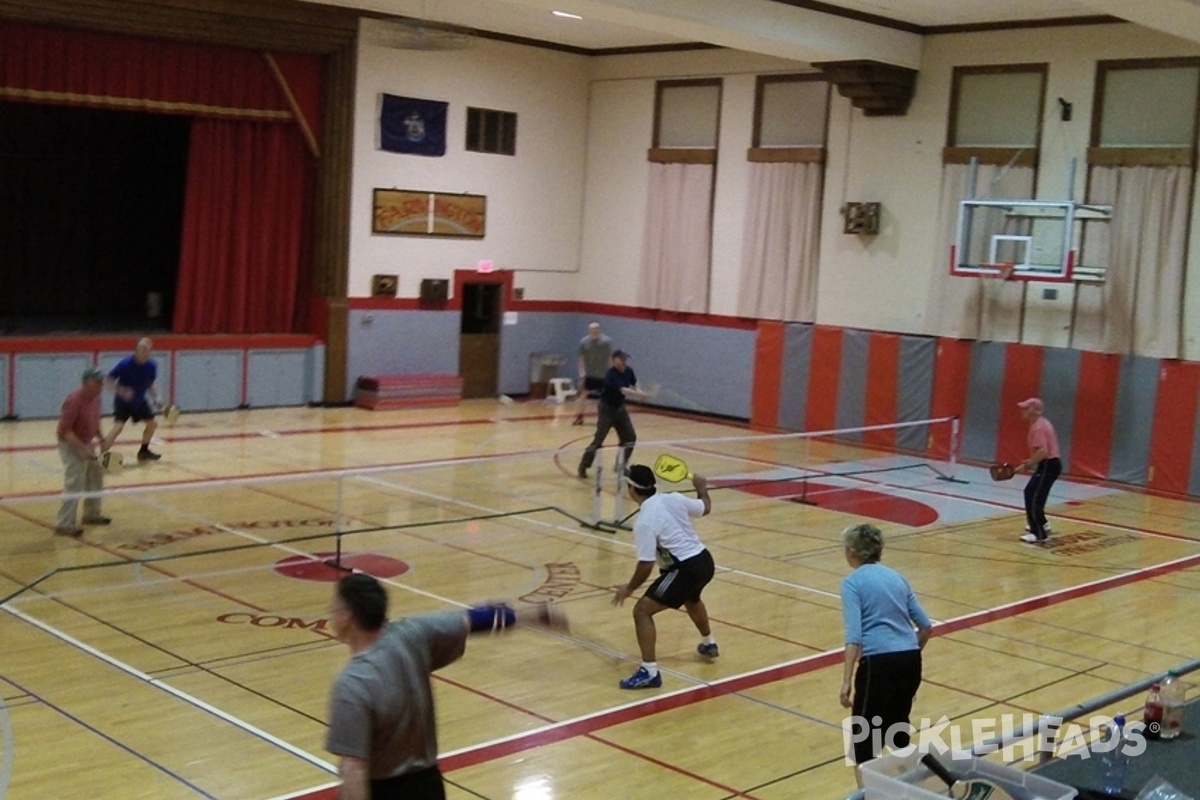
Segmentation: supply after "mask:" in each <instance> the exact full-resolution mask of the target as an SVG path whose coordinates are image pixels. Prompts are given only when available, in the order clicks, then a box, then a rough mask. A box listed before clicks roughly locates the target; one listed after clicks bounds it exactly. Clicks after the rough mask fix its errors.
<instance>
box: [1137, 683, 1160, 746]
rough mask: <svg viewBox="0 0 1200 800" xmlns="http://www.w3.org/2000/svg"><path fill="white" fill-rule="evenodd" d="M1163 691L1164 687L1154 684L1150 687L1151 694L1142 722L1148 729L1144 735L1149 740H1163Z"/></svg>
mask: <svg viewBox="0 0 1200 800" xmlns="http://www.w3.org/2000/svg"><path fill="white" fill-rule="evenodd" d="M1161 690H1162V686H1161V685H1160V684H1157V683H1154V684H1151V685H1150V693H1149V694H1148V695H1146V705H1145V707H1144V708H1143V709H1142V722H1143V723H1145V725H1146V729H1145V730H1144V731H1143V732H1142V735H1143V736H1145V737H1146V738H1147V739H1161V738H1162V724H1163V701H1162V693H1161Z"/></svg>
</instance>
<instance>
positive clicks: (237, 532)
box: [230, 487, 1186, 693]
mask: <svg viewBox="0 0 1200 800" xmlns="http://www.w3.org/2000/svg"><path fill="white" fill-rule="evenodd" d="M898 488H899V487H898ZM905 488H906V489H907V487H905ZM907 491H914V489H907ZM916 491H919V489H916ZM956 499H958V500H968V501H970V500H972V499H971V498H961V497H958V498H956ZM456 503H458V501H457V500H456ZM564 530H565V529H564ZM1133 530H1136V529H1133ZM230 533H236V534H240V535H246V534H245V531H240V530H239V531H230ZM570 533H574V534H575V535H578V533H580V531H570ZM1138 533H1146V531H1138ZM598 539H600V537H599V536H598ZM606 541H607V539H606ZM276 546H277V545H276ZM1147 569H1158V567H1147ZM1178 569H1186V567H1178ZM1174 571H1177V570H1168V571H1166V572H1174ZM1164 573H1165V572H1164ZM745 575H748V576H749V575H750V573H745ZM1130 575H1134V573H1130ZM750 577H752V576H750ZM1118 577H1123V576H1118ZM1140 579H1145V578H1140ZM1109 581H1111V579H1109ZM1126 582H1132V579H1130V581H1126ZM1084 585H1087V584H1084ZM1086 594H1091V593H1086ZM1081 596H1082V595H1081ZM443 600H444V599H443ZM1020 602H1028V601H1020ZM1058 602H1062V601H1058ZM452 604H456V603H452ZM1001 608H1003V607H1001ZM1016 613H1024V612H1016ZM983 621H986V620H983ZM976 624H982V621H980V622H976ZM835 652H836V655H840V652H841V651H835ZM814 668H815V667H814ZM805 672H808V669H805ZM776 680H778V678H776ZM730 691H738V690H728V691H726V692H722V693H728V692H730Z"/></svg>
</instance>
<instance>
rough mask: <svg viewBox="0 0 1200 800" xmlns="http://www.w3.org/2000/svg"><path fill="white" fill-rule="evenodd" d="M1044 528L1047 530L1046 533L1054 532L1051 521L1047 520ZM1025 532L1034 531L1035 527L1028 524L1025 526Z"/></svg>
mask: <svg viewBox="0 0 1200 800" xmlns="http://www.w3.org/2000/svg"><path fill="white" fill-rule="evenodd" d="M1042 529H1043V530H1044V531H1046V533H1053V531H1051V530H1050V523H1049V522H1047V523H1046V524H1045V525H1043V526H1042ZM1025 532H1026V533H1033V528H1031V527H1029V526H1028V525H1026V526H1025Z"/></svg>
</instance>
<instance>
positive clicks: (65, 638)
mask: <svg viewBox="0 0 1200 800" xmlns="http://www.w3.org/2000/svg"><path fill="white" fill-rule="evenodd" d="M0 610H3V611H7V612H8V613H9V614H11V615H12V616H13V617H16V618H17V619H19V620H21V621H22V622H24V623H25V624H26V625H30V626H32V627H34V628H37V629H39V630H41V631H42V632H44V633H46V634H48V635H50V636H53V637H54V638H56V639H58V640H59V641H60V642H63V643H65V644H67V645H70V646H71V647H74V648H75V649H77V650H79V651H81V652H83V653H86V654H87V655H89V656H91V657H92V658H95V659H98V660H100V661H103V662H104V663H106V664H108V665H109V666H111V667H113V668H114V669H117V670H120V671H121V672H123V673H125V674H126V675H128V676H130V677H132V678H134V679H135V680H139V681H141V682H142V683H145V684H147V685H149V686H153V687H154V688H155V689H158V690H159V691H162V692H165V693H167V694H169V695H171V696H172V697H174V698H175V699H177V700H181V701H183V702H184V703H187V704H188V705H189V706H191V707H192V708H196V709H199V710H201V711H203V712H204V713H206V714H209V715H210V716H213V717H216V718H217V719H219V720H222V721H223V722H226V723H228V724H230V725H232V726H233V727H235V728H237V729H238V730H240V731H242V732H244V733H247V734H249V735H251V736H253V737H255V738H257V739H260V740H261V741H264V742H266V743H267V744H269V745H271V746H272V747H275V748H277V749H279V750H282V751H283V752H285V753H289V754H290V755H292V756H295V757H296V758H299V759H301V760H302V761H305V762H307V763H308V764H310V765H312V766H314V767H316V768H317V769H320V770H323V771H325V772H328V773H330V774H332V775H336V774H337V767H335V766H334V765H333V764H329V763H327V762H325V761H322V760H321V759H319V758H317V757H316V756H313V755H311V754H309V753H307V752H305V751H303V750H301V749H300V748H298V747H295V746H294V745H291V744H289V743H288V742H286V741H284V740H283V739H281V738H278V737H276V736H273V735H271V734H269V733H267V732H266V731H263V730H260V729H259V728H256V727H254V726H253V725H250V724H249V723H247V722H244V721H242V720H240V719H238V718H237V717H234V716H233V715H231V714H226V713H225V712H222V711H221V710H220V709H218V708H216V707H215V706H212V705H209V704H208V703H205V702H204V701H203V700H200V699H199V698H196V697H193V696H192V695H190V694H188V693H187V692H184V691H182V690H180V689H176V688H174V687H172V686H171V685H170V684H168V683H166V682H164V681H162V680H159V679H158V678H155V677H153V676H151V675H149V674H147V673H144V672H142V671H140V670H138V669H135V668H134V667H132V666H130V665H128V664H126V663H124V662H123V661H118V660H117V659H116V658H114V657H112V656H110V655H108V654H106V653H103V652H101V651H100V650H97V649H95V648H93V647H91V646H89V645H87V644H84V643H83V642H80V641H78V640H77V639H75V638H73V637H71V636H70V635H68V634H65V633H62V632H61V631H59V630H58V629H56V628H54V627H53V626H51V625H49V624H47V623H44V622H41V621H40V620H36V619H34V618H33V617H31V616H29V615H27V614H25V612H23V611H19V610H17V609H16V608H13V607H12V606H10V605H7V604H6V605H3V606H0ZM9 683H11V684H12V685H13V686H17V688H20V689H21V690H22V691H25V689H24V687H21V686H18V684H16V683H15V682H13V681H9ZM29 694H30V695H31V696H33V697H37V695H33V693H31V692H30V693H29ZM38 699H39V700H41V699H42V698H40V697H38ZM47 705H50V706H51V707H52V708H54V706H52V705H51V704H50V703H47ZM57 710H59V711H60V712H61V713H63V714H64V715H65V716H68V717H70V718H71V719H75V718H74V717H72V716H71V715H70V714H67V713H66V712H65V711H62V709H57ZM79 722H80V724H81V725H84V727H87V728H89V729H90V730H93V731H95V732H96V733H99V734H100V735H101V736H104V737H105V738H106V739H107V738H110V737H108V736H106V735H105V734H103V733H100V731H98V730H96V729H95V728H91V727H90V726H88V725H87V724H86V723H83V722H82V721H79ZM111 741H113V743H114V744H118V745H119V744H120V743H119V742H116V740H111ZM120 746H122V747H124V746H123V745H120ZM126 749H128V748H126ZM129 752H131V753H133V754H134V755H137V756H138V757H139V758H143V756H141V754H139V753H136V752H135V751H133V750H130V751H129ZM143 760H145V761H147V763H153V762H150V761H149V760H148V759H144V758H143ZM155 766H158V765H157V764H155ZM160 768H161V767H160ZM161 769H163V771H164V772H168V774H171V773H170V772H169V771H168V770H166V769H165V768H161ZM180 780H182V779H180ZM184 782H185V783H186V781H184ZM188 785H189V786H190V785H191V784H188ZM193 788H194V787H193ZM197 791H201V790H199V789H197ZM201 793H202V794H203V792H201ZM204 796H205V797H210V795H208V794H205V795H204ZM213 800H216V798H213Z"/></svg>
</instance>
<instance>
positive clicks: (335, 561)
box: [324, 478, 354, 572]
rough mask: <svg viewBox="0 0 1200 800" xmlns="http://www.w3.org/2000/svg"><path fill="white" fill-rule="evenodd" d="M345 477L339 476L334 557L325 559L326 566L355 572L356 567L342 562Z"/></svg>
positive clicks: (334, 512)
mask: <svg viewBox="0 0 1200 800" xmlns="http://www.w3.org/2000/svg"><path fill="white" fill-rule="evenodd" d="M344 484H345V478H338V482H337V500H336V502H335V505H334V510H333V558H327V559H325V561H324V564H325V566H327V567H333V568H334V569H339V570H341V571H342V572H354V567H347V566H346V565H345V564H343V563H342V486H343V485H344Z"/></svg>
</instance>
